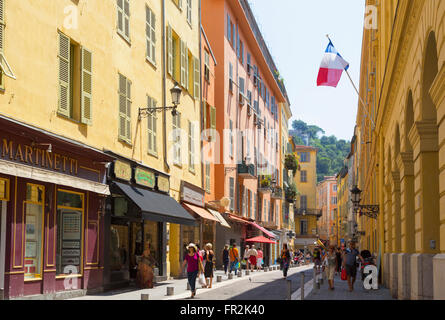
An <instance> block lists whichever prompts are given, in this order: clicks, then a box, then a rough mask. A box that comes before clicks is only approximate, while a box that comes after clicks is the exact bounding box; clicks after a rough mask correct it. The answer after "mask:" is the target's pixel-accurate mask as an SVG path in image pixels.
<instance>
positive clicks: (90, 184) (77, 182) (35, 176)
mask: <svg viewBox="0 0 445 320" xmlns="http://www.w3.org/2000/svg"><path fill="white" fill-rule="evenodd" d="M0 173H2V174H7V175H11V176H16V177H20V178H26V179H32V180H37V181H43V182H48V183H54V184H57V185H60V186H65V187H72V188H75V189H80V190H85V191H90V192H95V193H98V194H103V195H107V196H108V195H110V189H109V187H108V185H106V184H102V183H99V182H94V181H90V180H86V179H82V178H78V177H73V176H69V175H66V174H63V173H58V172H53V171H49V170H45V169H40V168H35V167H31V166H27V165H23V164H19V163H15V162H10V161H5V160H0Z"/></svg>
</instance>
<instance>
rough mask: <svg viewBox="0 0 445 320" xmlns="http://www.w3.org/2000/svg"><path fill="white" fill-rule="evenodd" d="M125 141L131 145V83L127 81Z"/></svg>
mask: <svg viewBox="0 0 445 320" xmlns="http://www.w3.org/2000/svg"><path fill="white" fill-rule="evenodd" d="M126 100H127V125H126V129H127V130H126V131H127V136H126V137H127V141H128V143H131V82H130V81H129V80H128V79H127V99H126Z"/></svg>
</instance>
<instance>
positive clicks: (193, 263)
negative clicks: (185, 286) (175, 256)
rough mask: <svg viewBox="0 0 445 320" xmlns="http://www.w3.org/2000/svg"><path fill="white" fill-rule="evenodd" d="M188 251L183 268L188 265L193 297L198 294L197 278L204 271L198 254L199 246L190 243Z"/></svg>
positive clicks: (188, 276)
mask: <svg viewBox="0 0 445 320" xmlns="http://www.w3.org/2000/svg"><path fill="white" fill-rule="evenodd" d="M187 250H188V253H187V254H186V255H185V257H184V262H183V263H182V270H184V268H185V265H187V278H188V282H189V284H190V289H191V292H192V295H191V298H193V297H194V296H195V295H196V278H197V277H198V275H199V274H201V272H202V271H203V269H204V268H203V266H202V262H201V259H200V258H199V255H198V248H197V247H196V245H195V244H194V243H190V244H189V245H188V246H187Z"/></svg>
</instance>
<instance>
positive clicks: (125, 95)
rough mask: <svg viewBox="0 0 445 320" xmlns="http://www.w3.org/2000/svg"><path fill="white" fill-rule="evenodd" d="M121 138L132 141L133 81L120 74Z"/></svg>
mask: <svg viewBox="0 0 445 320" xmlns="http://www.w3.org/2000/svg"><path fill="white" fill-rule="evenodd" d="M119 138H120V139H122V140H124V141H126V142H128V143H131V82H130V81H128V80H127V78H126V77H124V76H123V75H121V74H119Z"/></svg>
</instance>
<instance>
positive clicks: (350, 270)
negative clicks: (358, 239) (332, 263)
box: [342, 241, 363, 292]
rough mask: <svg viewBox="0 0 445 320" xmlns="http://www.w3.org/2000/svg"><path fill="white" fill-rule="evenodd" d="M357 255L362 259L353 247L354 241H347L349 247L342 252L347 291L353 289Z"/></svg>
mask: <svg viewBox="0 0 445 320" xmlns="http://www.w3.org/2000/svg"><path fill="white" fill-rule="evenodd" d="M357 257H359V258H360V259H361V260H363V259H362V258H361V256H360V254H359V252H358V250H357V249H356V248H355V242H354V241H350V242H349V248H348V249H346V251H345V252H344V253H343V259H342V261H343V267H344V268H345V269H346V274H347V276H348V286H349V292H352V291H353V290H354V283H355V279H356V277H357Z"/></svg>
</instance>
